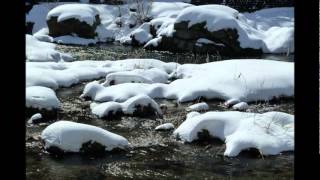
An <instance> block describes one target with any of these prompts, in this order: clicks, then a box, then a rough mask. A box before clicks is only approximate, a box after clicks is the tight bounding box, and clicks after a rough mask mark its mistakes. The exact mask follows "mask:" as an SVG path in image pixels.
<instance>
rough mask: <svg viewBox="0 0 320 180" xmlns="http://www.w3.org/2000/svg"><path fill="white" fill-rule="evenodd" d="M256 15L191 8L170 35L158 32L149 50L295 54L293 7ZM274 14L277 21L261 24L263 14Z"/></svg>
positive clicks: (207, 7) (210, 7) (208, 7)
mask: <svg viewBox="0 0 320 180" xmlns="http://www.w3.org/2000/svg"><path fill="white" fill-rule="evenodd" d="M281 11H286V12H287V13H281ZM289 12H291V13H289ZM255 13H256V12H253V13H250V14H249V15H248V14H245V15H244V14H241V13H239V12H238V11H237V10H235V9H232V8H230V7H227V6H223V5H202V6H191V7H187V8H185V9H183V10H181V11H180V12H179V15H178V16H177V17H176V18H175V20H174V22H172V23H171V24H172V25H173V26H172V27H170V29H167V30H166V31H167V32H170V33H158V36H160V37H162V38H161V39H159V38H157V40H153V41H152V43H151V42H150V43H149V42H148V43H147V44H146V45H145V47H146V48H147V49H159V50H176V51H186V50H192V48H194V47H193V46H194V45H196V46H199V47H201V48H197V49H196V50H197V52H211V53H215V52H216V51H217V50H218V51H219V52H220V54H223V53H227V54H230V53H233V54H245V53H262V52H264V53H286V52H294V47H293V41H294V35H293V34H294V28H293V26H292V23H293V20H294V19H293V17H294V16H293V8H272V9H269V10H265V11H263V13H261V12H260V11H259V12H257V13H256V14H255ZM270 14H273V15H271V16H272V17H273V20H274V21H276V22H271V21H269V22H268V21H266V20H264V21H263V22H260V20H259V18H258V17H259V16H260V15H261V16H266V17H268V16H270ZM246 16H248V17H250V19H247V18H246ZM281 16H282V17H281ZM266 19H267V18H266ZM285 19H286V20H285ZM278 22H279V23H278ZM167 26H168V27H169V25H167ZM261 26H263V28H261ZM195 39H198V40H197V41H195ZM199 39H200V41H201V42H199ZM204 39H206V41H205V42H204V41H203V40H204Z"/></svg>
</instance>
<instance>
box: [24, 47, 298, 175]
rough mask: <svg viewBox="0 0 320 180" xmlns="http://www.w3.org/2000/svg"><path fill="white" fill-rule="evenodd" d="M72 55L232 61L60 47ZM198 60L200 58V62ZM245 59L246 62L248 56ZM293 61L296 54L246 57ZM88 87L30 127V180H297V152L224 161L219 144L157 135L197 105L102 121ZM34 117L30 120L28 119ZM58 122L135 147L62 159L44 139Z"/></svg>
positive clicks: (286, 105) (213, 106)
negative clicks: (94, 129)
mask: <svg viewBox="0 0 320 180" xmlns="http://www.w3.org/2000/svg"><path fill="white" fill-rule="evenodd" d="M59 49H60V50H62V51H64V52H71V53H72V54H73V55H74V57H76V58H77V59H78V60H84V59H91V60H96V59H100V60H118V59H125V58H156V59H160V60H162V61H167V62H168V61H175V62H179V63H190V62H194V61H196V62H197V63H201V62H207V61H210V62H211V61H215V60H221V59H229V58H230V57H217V56H207V55H204V56H199V55H194V54H191V53H184V54H173V53H169V52H155V51H153V52H151V51H145V50H143V49H141V48H133V47H130V46H126V47H125V46H121V45H101V46H93V47H76V46H59ZM195 56H196V57H195ZM243 58H245V57H243ZM247 58H268V59H275V60H282V61H293V55H291V56H289V57H287V56H281V55H280V56H270V55H264V56H263V57H247ZM84 85H85V83H82V84H79V85H76V86H73V87H70V88H62V89H59V90H57V95H58V97H59V99H60V100H61V102H62V103H63V108H62V110H61V111H59V112H58V114H57V117H56V118H53V119H49V122H46V123H42V124H38V125H34V126H27V128H26V130H27V134H26V176H27V179H88V180H89V179H90V180H91V179H127V178H133V179H231V178H232V179H293V160H294V155H293V152H284V153H282V154H281V155H277V156H268V157H261V156H260V155H259V154H258V153H256V152H253V151H248V152H243V153H241V154H240V155H239V156H237V157H235V158H228V157H224V156H223V152H224V150H225V145H224V143H223V142H221V141H220V140H217V139H208V140H204V141H201V142H195V143H188V144H183V143H181V142H179V141H177V140H176V139H175V138H173V137H172V136H171V134H172V131H169V132H158V131H154V128H155V127H156V126H157V125H160V124H162V123H165V122H171V123H173V124H174V125H175V127H178V126H179V125H180V124H181V123H182V121H184V119H185V115H186V112H185V108H186V107H187V106H188V105H190V104H192V103H191V102H190V103H184V104H180V105H177V104H176V103H175V102H174V101H167V100H157V101H158V102H159V103H165V104H167V106H168V110H167V111H166V113H165V115H164V118H163V119H158V118H136V117H121V118H118V119H114V120H102V119H98V118H96V117H95V116H93V115H92V114H91V113H90V109H89V104H90V102H84V101H83V100H81V99H80V98H79V96H80V94H81V93H82V90H83V87H84ZM206 102H207V103H208V104H209V106H210V111H226V110H230V109H227V108H225V107H223V106H222V103H223V102H222V101H218V100H212V101H206ZM249 106H250V107H249V111H251V112H261V113H262V112H267V111H282V112H287V113H290V114H294V100H293V99H292V98H290V99H279V100H276V101H273V102H255V103H251V104H249ZM28 118H29V115H27V117H26V119H28ZM57 119H64V120H72V121H76V122H81V123H86V124H92V125H95V126H99V127H102V128H104V129H107V130H110V131H111V132H114V133H117V134H119V135H122V136H124V137H126V138H127V139H128V140H129V142H130V143H131V144H132V148H131V149H130V150H128V151H125V152H112V153H106V154H105V155H104V156H102V157H95V158H94V157H85V156H79V155H77V154H70V155H66V156H64V157H62V158H57V157H52V156H50V155H48V154H47V153H46V152H45V151H43V147H42V145H41V142H40V141H39V138H38V137H39V135H40V133H41V131H42V130H43V129H44V128H45V127H46V126H48V125H49V124H50V123H52V122H54V121H56V120H57Z"/></svg>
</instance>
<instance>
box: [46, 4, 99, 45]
mask: <svg viewBox="0 0 320 180" xmlns="http://www.w3.org/2000/svg"><path fill="white" fill-rule="evenodd" d="M69 9H70V12H68V11H67V10H69ZM84 13H85V15H83V16H82V14H84ZM60 18H63V19H62V20H61V19H60ZM81 18H82V19H81ZM88 22H89V23H88ZM91 22H92V24H91ZM47 24H48V28H49V35H50V36H52V37H58V36H64V35H77V36H78V37H82V38H88V39H92V38H94V37H95V36H96V35H97V34H96V28H97V26H99V25H100V17H99V14H98V11H97V10H96V9H95V8H93V7H91V6H88V5H86V4H77V5H72V4H65V5H61V6H58V7H56V8H54V9H52V10H51V11H50V12H49V13H48V16H47Z"/></svg>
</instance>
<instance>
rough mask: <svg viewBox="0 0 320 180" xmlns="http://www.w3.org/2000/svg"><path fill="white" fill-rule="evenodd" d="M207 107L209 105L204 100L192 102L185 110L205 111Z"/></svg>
mask: <svg viewBox="0 0 320 180" xmlns="http://www.w3.org/2000/svg"><path fill="white" fill-rule="evenodd" d="M208 109H209V105H208V104H207V103H205V102H202V103H197V104H193V105H191V106H189V107H187V111H206V110H208Z"/></svg>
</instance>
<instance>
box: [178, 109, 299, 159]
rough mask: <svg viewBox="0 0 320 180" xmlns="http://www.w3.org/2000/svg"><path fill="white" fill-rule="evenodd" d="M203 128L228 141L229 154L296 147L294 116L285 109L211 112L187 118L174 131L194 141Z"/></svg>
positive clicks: (225, 153)
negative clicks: (276, 110)
mask: <svg viewBox="0 0 320 180" xmlns="http://www.w3.org/2000/svg"><path fill="white" fill-rule="evenodd" d="M203 131H208V132H209V135H210V136H211V137H216V138H219V139H221V140H223V141H225V143H226V150H225V152H224V155H225V156H237V155H238V154H239V153H240V152H241V151H243V150H246V149H249V148H255V149H258V150H259V151H260V152H261V153H262V154H264V155H276V154H279V153H281V152H283V151H293V150H294V116H293V115H290V114H286V113H282V112H267V113H264V114H257V113H245V112H236V111H227V112H207V113H204V114H201V115H196V116H194V117H190V118H187V119H186V120H185V121H184V122H183V123H182V124H181V125H180V126H179V127H178V128H177V129H176V130H175V131H174V133H173V134H174V135H175V136H176V137H177V138H180V139H181V140H183V141H185V142H192V141H194V140H197V139H198V138H199V137H198V135H199V133H201V132H203Z"/></svg>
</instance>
